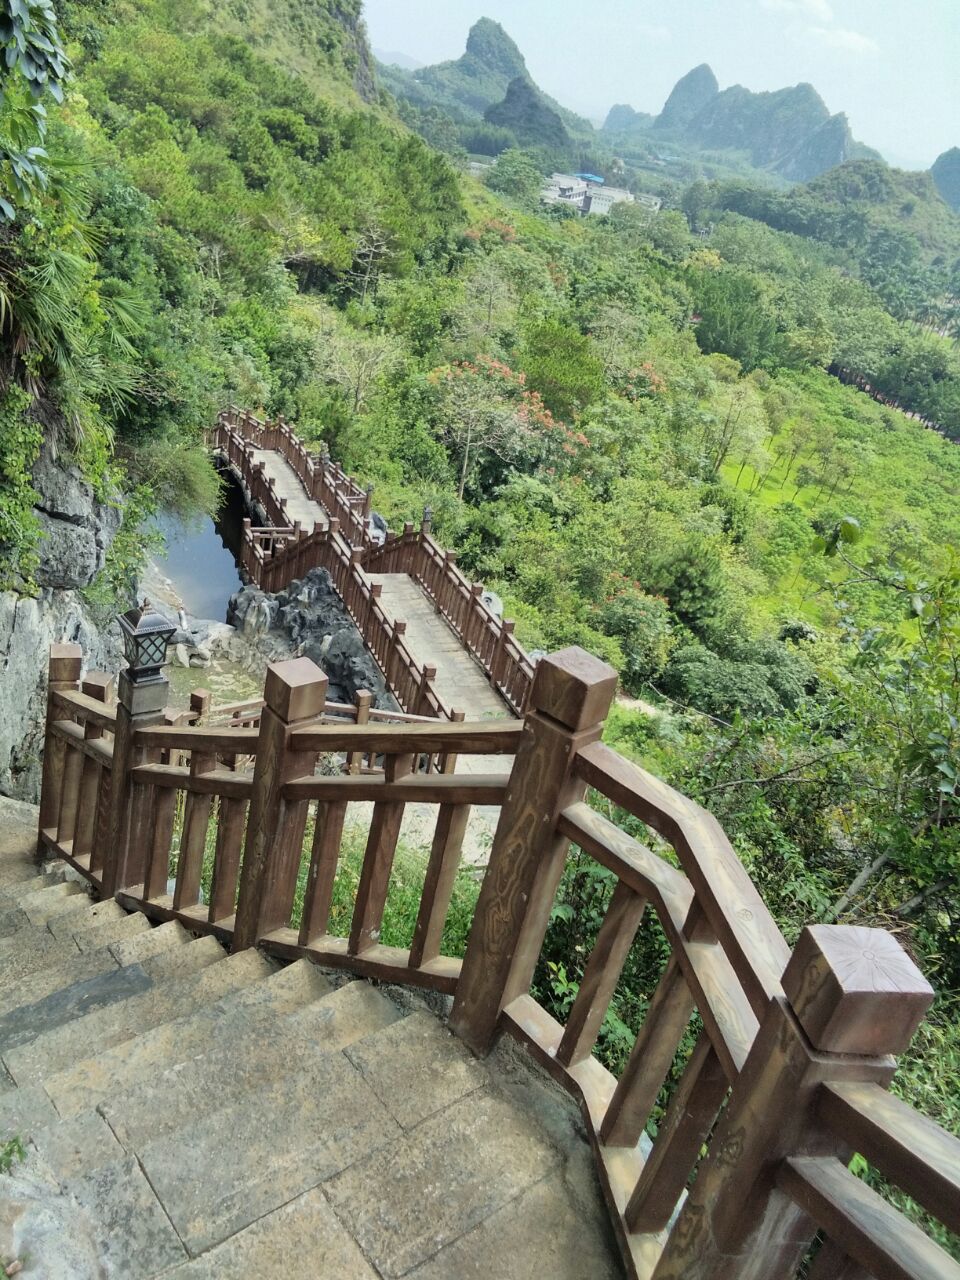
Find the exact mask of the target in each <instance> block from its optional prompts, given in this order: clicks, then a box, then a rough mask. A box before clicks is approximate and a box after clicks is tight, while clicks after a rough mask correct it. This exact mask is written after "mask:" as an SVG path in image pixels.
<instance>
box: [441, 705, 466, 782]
mask: <svg viewBox="0 0 960 1280" xmlns="http://www.w3.org/2000/svg"><path fill="white" fill-rule="evenodd" d="M466 718H467V713H466V712H465V711H460V710H459V709H458V708H457V707H454V708H452V709H451V711H450V722H451V724H463V722H464V720H466ZM437 765H438V769H439V772H440V773H456V771H457V753H456V752H455V751H447V752H445V753H444V754H443V755H441V756H438V757H437Z"/></svg>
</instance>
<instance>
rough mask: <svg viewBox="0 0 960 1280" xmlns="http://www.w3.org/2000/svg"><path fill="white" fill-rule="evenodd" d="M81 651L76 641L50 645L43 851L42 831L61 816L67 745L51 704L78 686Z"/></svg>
mask: <svg viewBox="0 0 960 1280" xmlns="http://www.w3.org/2000/svg"><path fill="white" fill-rule="evenodd" d="M82 663H83V654H82V652H81V649H80V646H79V645H77V644H52V645H51V646H50V656H49V658H48V660H47V723H46V731H45V733H44V739H43V778H42V782H41V785H40V830H39V832H38V839H39V847H40V850H41V851H42V850H43V839H42V837H43V833H44V831H45V830H52V831H53V833H54V835H55V834H56V827H57V823H58V822H59V818H60V793H61V790H62V786H61V784H62V779H63V766H64V760H65V757H66V752H67V744H66V743H65V742H64V741H63V739H62V738H55V737H54V735H53V733H52V731H51V725H52V724H53V723H54V721H55V720H56V719H57V718H58V717H59V716H61V715H62V714H63V713H62V712H60V711H57V710H56V708H55V706H54V696H55V695H56V694H57V693H66V692H68V691H76V690H77V689H78V688H79V686H80V668H81V665H82Z"/></svg>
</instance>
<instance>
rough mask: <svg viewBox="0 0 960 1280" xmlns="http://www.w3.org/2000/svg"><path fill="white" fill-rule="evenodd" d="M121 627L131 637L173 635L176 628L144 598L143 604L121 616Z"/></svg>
mask: <svg viewBox="0 0 960 1280" xmlns="http://www.w3.org/2000/svg"><path fill="white" fill-rule="evenodd" d="M120 626H121V627H122V628H123V630H124V631H125V632H126V633H127V634H128V635H131V636H152V635H158V634H160V633H163V632H165V633H166V634H167V635H172V634H173V633H174V631H176V627H175V626H174V624H173V623H172V622H170V621H169V619H167V618H165V617H164V616H163V614H162V613H158V612H157V610H156V609H154V607H153V605H152V604H151V603H150V601H149V600H147V599H146V597H144V601H143V604H138V605H135V606H134V607H133V608H132V609H128V610H127V612H126V613H121V615H120Z"/></svg>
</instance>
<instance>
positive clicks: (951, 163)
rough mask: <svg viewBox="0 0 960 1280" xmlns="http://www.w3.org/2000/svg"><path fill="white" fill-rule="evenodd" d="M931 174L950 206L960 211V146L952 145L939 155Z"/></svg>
mask: <svg viewBox="0 0 960 1280" xmlns="http://www.w3.org/2000/svg"><path fill="white" fill-rule="evenodd" d="M930 175H931V177H932V178H933V181H934V183H935V184H936V188H937V190H938V191H939V192H940V195H941V196H942V197H943V199H944V200H945V201H946V202H947V204H948V205H949V206H950V208H951V209H955V210H956V211H957V212H958V213H960V147H951V148H950V150H949V151H944V153H943V155H940V156H937V158H936V160H934V162H933V167H932V168H931V170H930Z"/></svg>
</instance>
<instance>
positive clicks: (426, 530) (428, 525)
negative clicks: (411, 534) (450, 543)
mask: <svg viewBox="0 0 960 1280" xmlns="http://www.w3.org/2000/svg"><path fill="white" fill-rule="evenodd" d="M432 528H433V508H432V507H424V508H423V518H422V520H421V521H420V537H421V538H429V537H430V530H431V529H432Z"/></svg>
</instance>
